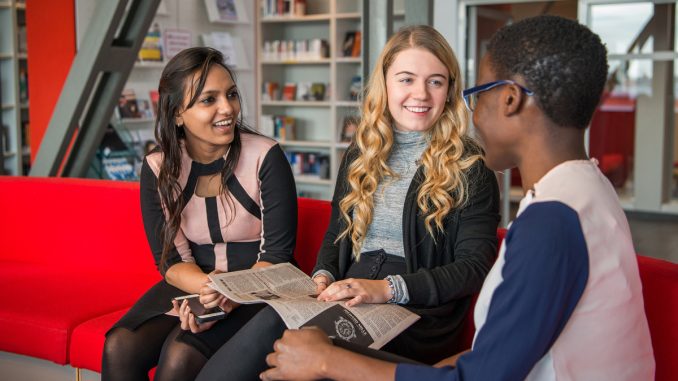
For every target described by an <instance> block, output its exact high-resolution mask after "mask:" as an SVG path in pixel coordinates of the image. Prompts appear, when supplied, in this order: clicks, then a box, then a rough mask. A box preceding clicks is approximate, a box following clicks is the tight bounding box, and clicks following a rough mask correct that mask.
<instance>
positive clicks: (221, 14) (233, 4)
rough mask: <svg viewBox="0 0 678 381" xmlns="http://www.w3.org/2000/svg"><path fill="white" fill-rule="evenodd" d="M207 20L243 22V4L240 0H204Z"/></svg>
mask: <svg viewBox="0 0 678 381" xmlns="http://www.w3.org/2000/svg"><path fill="white" fill-rule="evenodd" d="M205 8H206V9H207V18H208V19H209V20H210V21H211V22H234V21H243V20H245V17H244V16H243V12H244V4H243V3H242V2H241V1H240V0H205Z"/></svg>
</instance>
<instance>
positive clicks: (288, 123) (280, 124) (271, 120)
mask: <svg viewBox="0 0 678 381" xmlns="http://www.w3.org/2000/svg"><path fill="white" fill-rule="evenodd" d="M296 123H297V122H296V119H295V118H294V117H292V116H287V115H262V116H261V120H260V121H259V126H260V127H259V131H260V132H261V133H262V134H263V135H266V136H269V137H272V138H275V139H277V140H279V141H281V142H284V141H288V140H295V139H296Z"/></svg>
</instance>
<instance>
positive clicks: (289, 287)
mask: <svg viewBox="0 0 678 381" xmlns="http://www.w3.org/2000/svg"><path fill="white" fill-rule="evenodd" d="M209 277H210V279H211V280H212V283H211V284H210V286H211V287H212V288H214V289H215V290H217V291H219V292H220V293H222V294H224V295H225V296H226V297H227V298H229V299H231V300H233V301H234V302H237V303H241V304H252V303H266V304H268V305H270V306H271V307H273V309H275V310H276V312H278V314H279V315H280V317H281V318H282V320H283V321H284V322H285V325H287V327H288V328H292V329H296V328H300V327H311V326H316V327H319V328H320V329H322V330H323V331H325V333H327V335H328V336H330V337H331V338H333V339H342V340H345V341H349V342H352V343H356V344H359V345H363V346H367V347H369V348H373V349H379V348H381V347H382V346H384V345H385V344H386V343H388V342H389V341H390V340H392V339H393V338H394V337H396V336H397V335H398V334H399V333H400V332H402V331H404V330H405V329H406V328H407V327H409V326H410V325H412V324H413V323H414V322H415V321H417V320H418V319H419V315H416V314H414V313H412V312H410V311H408V310H407V309H405V308H403V307H401V306H398V305H395V304H360V305H358V306H355V307H350V308H348V307H346V306H345V305H344V301H337V302H320V301H318V300H317V299H316V284H315V283H314V282H313V281H312V280H311V278H309V277H308V275H306V274H304V273H303V272H302V271H301V270H299V269H298V268H296V267H294V266H292V265H291V264H289V263H281V264H277V265H273V266H269V267H262V268H258V269H251V270H243V271H235V272H229V273H220V274H210V276H209Z"/></svg>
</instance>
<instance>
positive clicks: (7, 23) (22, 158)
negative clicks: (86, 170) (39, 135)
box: [0, 0, 31, 175]
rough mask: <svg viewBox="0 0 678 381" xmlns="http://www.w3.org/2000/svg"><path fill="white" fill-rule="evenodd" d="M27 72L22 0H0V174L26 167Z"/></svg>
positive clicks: (24, 18)
mask: <svg viewBox="0 0 678 381" xmlns="http://www.w3.org/2000/svg"><path fill="white" fill-rule="evenodd" d="M27 73H28V53H27V51H26V4H25V3H24V2H23V1H17V0H0V149H1V151H2V155H0V174H6V175H23V174H25V173H27V172H28V169H29V165H30V154H31V151H30V148H29V142H28V133H29V128H30V127H29V119H28V108H29V101H28V78H27Z"/></svg>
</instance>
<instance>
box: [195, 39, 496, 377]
mask: <svg viewBox="0 0 678 381" xmlns="http://www.w3.org/2000/svg"><path fill="white" fill-rule="evenodd" d="M461 90H462V84H461V81H460V72H459V65H458V63H457V60H456V59H455V57H454V54H453V52H452V49H451V48H450V46H449V45H448V44H447V42H446V41H445V39H444V38H443V37H442V36H441V35H440V33H438V32H437V31H436V30H435V29H433V28H431V27H428V26H412V27H408V28H405V29H402V30H400V31H399V32H398V33H396V34H395V35H394V36H393V37H391V39H390V40H389V41H388V42H387V44H386V46H385V48H384V50H383V51H382V53H381V55H380V57H379V60H378V61H377V64H376V67H375V70H374V72H373V73H372V75H371V77H370V81H369V84H368V86H367V91H366V93H365V97H364V101H363V105H362V109H363V110H362V118H361V122H360V124H359V126H358V130H357V132H356V135H355V141H354V142H353V144H352V145H351V146H350V147H349V149H348V151H347V152H346V155H345V157H344V160H343V162H342V165H341V168H340V171H339V176H338V180H337V185H336V189H335V193H334V198H333V201H332V217H331V221H330V226H329V228H328V231H327V233H326V235H325V239H324V242H323V245H322V247H321V250H320V253H319V255H318V262H317V265H316V268H315V270H314V274H313V280H314V281H315V282H316V284H317V285H318V293H319V295H318V299H319V300H323V301H336V300H342V299H347V302H346V304H347V305H348V306H355V305H357V304H360V303H398V304H401V305H403V306H404V307H405V308H408V309H410V310H411V311H413V312H415V313H417V314H418V315H420V316H421V319H420V320H419V321H417V322H416V323H415V324H414V325H412V326H411V327H410V328H408V329H407V330H405V331H404V332H403V333H401V334H400V335H399V336H398V337H396V338H395V339H393V340H392V341H391V342H389V343H388V344H387V345H386V346H385V347H384V348H383V349H384V350H385V351H388V352H391V353H395V354H398V355H401V356H405V357H409V358H412V359H415V360H418V361H421V362H424V363H428V364H432V363H435V362H437V361H438V360H440V359H442V358H444V357H447V356H449V355H451V354H453V353H455V351H456V349H459V348H458V345H457V336H458V333H459V331H460V328H461V324H462V321H463V319H464V317H465V316H466V313H467V311H468V308H469V305H470V303H471V298H472V295H473V294H474V293H476V292H478V291H479V290H480V287H481V286H482V284H483V280H484V278H485V275H486V274H487V272H488V271H489V269H490V267H491V265H492V261H493V258H494V255H495V253H496V246H497V242H496V228H497V223H498V221H499V215H498V199H499V192H498V187H497V183H496V179H495V177H494V175H493V173H492V172H491V171H490V170H489V169H487V168H486V167H485V165H484V164H483V161H482V157H481V151H480V149H479V148H478V147H477V146H476V144H474V142H473V141H472V139H470V138H469V137H468V136H467V125H468V114H467V111H466V108H465V105H464V102H463V100H462V98H461ZM284 328H285V326H284V324H282V321H281V319H280V318H279V317H278V316H277V315H276V313H275V312H273V311H272V310H271V309H270V308H266V309H264V310H262V311H261V312H259V313H258V314H257V315H256V316H255V317H254V318H253V319H252V320H251V321H250V322H248V324H247V325H246V326H245V327H243V329H242V330H241V331H240V332H239V333H238V334H237V335H236V336H235V337H234V339H233V340H231V341H229V342H228V343H227V344H226V345H225V346H223V347H222V348H221V349H220V350H219V351H218V352H217V353H216V354H215V355H214V357H212V359H211V360H210V361H209V362H208V363H207V364H206V366H205V368H203V370H202V372H201V373H200V376H199V378H198V379H205V380H207V379H219V380H222V379H251V378H254V377H256V375H257V373H256V371H262V370H264V369H265V368H266V363H265V355H266V353H268V352H271V351H272V350H273V342H274V341H275V339H277V338H279V337H280V336H281V335H282V333H283V331H284ZM254 335H257V340H253V339H252V338H253V337H254ZM253 341H256V342H253Z"/></svg>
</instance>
